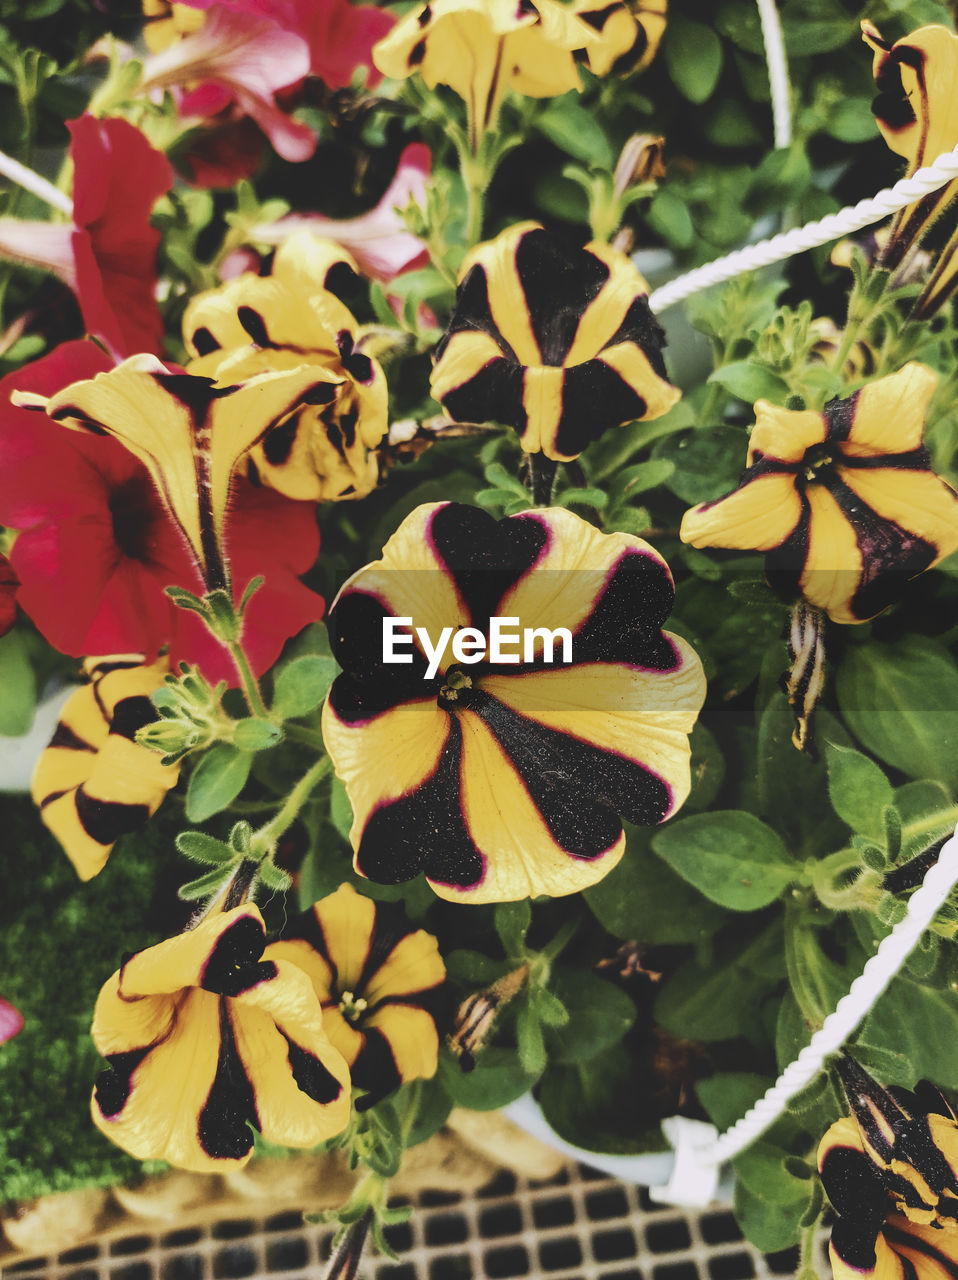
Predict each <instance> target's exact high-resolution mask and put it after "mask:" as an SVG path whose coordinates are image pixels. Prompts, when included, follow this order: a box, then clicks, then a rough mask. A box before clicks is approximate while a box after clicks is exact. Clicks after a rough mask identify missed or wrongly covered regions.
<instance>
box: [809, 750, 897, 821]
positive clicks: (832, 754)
mask: <svg viewBox="0 0 958 1280" xmlns="http://www.w3.org/2000/svg"><path fill="white" fill-rule="evenodd" d="M825 759H826V762H827V765H828V795H829V799H830V800H831V802H832V808H833V809H834V810H835V812H836V813H837V814H838V816H839V817H840V818H841V820H842V821H843V822H847V823H848V825H849V826H850V827H851V829H852V830H853V831H858V832H860V833H861V834H862V835H866V836H872V837H873V838H875V839H881V838H882V837H883V836H884V834H885V823H884V821H883V819H882V810H883V809H884V807H885V806H886V805H890V804H892V802H893V800H894V793H893V791H892V785H891V783H890V782H889V781H888V779H887V778H886V777H885V775H884V773H882V771H881V769H879V767H878V765H877V764H875V762H874V761H873V760H869V758H868V757H867V756H863V755H862V754H861V752H860V751H855V750H854V748H852V747H839V746H836V745H835V743H833V742H826V743H825Z"/></svg>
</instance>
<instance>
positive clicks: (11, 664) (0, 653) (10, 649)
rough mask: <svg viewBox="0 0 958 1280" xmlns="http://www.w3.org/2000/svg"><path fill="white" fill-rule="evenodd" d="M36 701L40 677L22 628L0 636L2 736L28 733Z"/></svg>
mask: <svg viewBox="0 0 958 1280" xmlns="http://www.w3.org/2000/svg"><path fill="white" fill-rule="evenodd" d="M36 705H37V681H36V677H35V676H34V674H33V667H32V666H31V664H30V656H29V652H28V650H27V643H26V637H25V635H24V633H23V632H22V631H20V630H14V631H8V632H7V634H6V635H5V636H3V637H0V736H2V737H5V738H20V737H22V736H23V734H25V733H29V731H30V726H31V725H32V724H33V714H34V711H35V710H36Z"/></svg>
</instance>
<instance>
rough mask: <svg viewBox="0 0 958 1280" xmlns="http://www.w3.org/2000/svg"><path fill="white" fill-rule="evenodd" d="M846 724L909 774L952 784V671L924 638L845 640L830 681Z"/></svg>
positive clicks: (955, 738) (957, 727)
mask: <svg viewBox="0 0 958 1280" xmlns="http://www.w3.org/2000/svg"><path fill="white" fill-rule="evenodd" d="M836 690H837V693H838V703H839V706H840V707H841V711H842V715H843V716H844V719H845V723H846V724H847V725H848V727H849V728H850V729H851V731H852V733H854V734H855V736H856V738H858V739H859V741H860V742H862V743H863V744H864V745H865V747H867V749H868V750H869V751H870V752H872V753H874V754H875V755H876V756H879V757H880V758H881V759H882V760H884V761H885V762H886V763H887V764H890V765H894V767H895V768H896V769H901V770H902V772H903V773H906V774H908V775H909V777H912V778H924V779H935V780H937V781H939V782H943V783H944V784H945V785H946V786H948V787H952V788H953V787H955V786H956V785H958V670H956V668H955V664H954V662H953V660H952V658H951V656H950V655H949V653H948V651H947V649H945V648H944V647H943V646H942V645H940V644H938V643H936V642H935V641H934V640H930V639H927V638H926V637H920V636H913V637H910V638H908V639H906V640H899V641H897V642H896V643H894V644H878V643H876V642H874V641H869V642H867V643H866V644H861V645H857V644H856V645H849V647H848V651H847V652H846V654H845V658H844V660H843V662H842V665H841V666H840V667H839V670H838V677H837V680H836Z"/></svg>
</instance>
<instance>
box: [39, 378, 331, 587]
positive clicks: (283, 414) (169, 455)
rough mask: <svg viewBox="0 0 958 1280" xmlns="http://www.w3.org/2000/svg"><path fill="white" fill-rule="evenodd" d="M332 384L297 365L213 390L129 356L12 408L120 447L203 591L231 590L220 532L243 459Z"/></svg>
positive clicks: (321, 398) (323, 399) (207, 383)
mask: <svg viewBox="0 0 958 1280" xmlns="http://www.w3.org/2000/svg"><path fill="white" fill-rule="evenodd" d="M335 384H336V379H335V378H334V376H333V375H331V374H329V373H327V372H326V371H325V370H324V369H322V368H319V367H318V366H316V365H306V364H303V363H302V362H300V364H299V366H298V367H297V368H294V369H290V370H289V371H288V372H282V373H264V374H260V375H259V376H252V375H249V376H247V377H245V378H244V379H243V381H242V382H240V383H233V384H230V385H227V386H217V385H215V384H214V382H213V381H212V379H211V378H204V377H198V376H195V375H190V374H184V373H178V372H174V371H173V370H171V369H168V368H167V367H166V365H164V364H162V363H161V362H160V361H159V360H157V359H156V358H155V357H153V356H131V357H130V359H129V360H124V361H123V363H122V364H120V365H117V367H116V368H115V369H110V370H108V371H107V372H105V373H98V374H97V375H96V376H95V377H94V378H91V379H90V380H89V381H85V382H76V383H73V385H72V386H68V387H66V388H65V389H64V390H63V391H60V392H59V393H58V394H56V395H53V396H50V397H44V396H37V395H31V394H28V393H23V392H17V393H15V397H14V400H15V403H16V404H17V405H21V406H27V407H29V408H37V409H45V410H46V412H47V413H48V414H49V416H50V417H51V418H53V419H55V420H56V421H57V422H62V423H63V424H64V426H67V427H71V428H73V429H75V430H79V431H92V432H94V433H96V434H106V435H108V436H111V437H113V438H114V439H115V440H119V441H120V443H121V444H123V445H124V446H125V447H126V448H127V449H128V450H129V451H130V453H131V454H132V455H133V456H134V457H135V458H138V459H139V460H140V461H141V462H142V463H143V464H144V466H145V467H146V468H147V470H148V471H149V473H150V475H151V476H152V478H153V482H154V484H155V485H156V488H157V490H158V491H159V493H160V494H161V496H162V498H163V501H164V502H165V503H166V506H167V509H168V510H169V512H170V515H171V516H172V517H173V519H174V520H175V521H176V523H177V524H178V525H179V527H180V529H181V530H182V532H183V536H184V537H185V538H186V540H187V542H188V543H189V545H190V546H191V548H192V549H193V554H194V555H195V557H196V562H197V564H198V566H199V568H200V572H201V574H202V576H203V580H204V582H205V584H206V587H207V589H208V590H215V589H225V588H227V587H228V586H229V585H230V581H229V575H228V571H227V566H226V562H225V560H224V548H225V542H224V523H225V519H226V503H227V499H228V497H229V491H230V482H231V481H232V478H233V472H234V470H235V468H236V466H237V464H238V463H239V460H240V458H242V457H243V455H244V454H245V453H246V452H247V450H249V449H250V448H252V446H253V445H254V444H256V443H258V441H260V440H261V439H262V438H263V437H264V436H265V435H266V433H267V432H268V431H269V429H270V428H271V427H273V426H275V425H276V424H277V423H279V422H282V421H284V420H285V419H288V418H289V416H290V414H292V413H293V412H294V410H296V409H298V408H300V407H301V406H302V405H304V404H316V403H321V404H326V403H328V402H329V401H330V400H331V399H332V398H333V396H334V395H335ZM243 585H245V584H243Z"/></svg>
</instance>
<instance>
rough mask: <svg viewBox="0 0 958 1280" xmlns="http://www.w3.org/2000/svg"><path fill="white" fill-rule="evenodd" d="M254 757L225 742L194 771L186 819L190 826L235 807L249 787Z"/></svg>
mask: <svg viewBox="0 0 958 1280" xmlns="http://www.w3.org/2000/svg"><path fill="white" fill-rule="evenodd" d="M252 763H253V756H252V753H251V752H249V751H240V750H238V749H237V748H236V747H231V746H229V745H228V744H227V743H225V742H219V743H217V744H216V745H215V746H213V747H210V749H209V751H207V752H206V753H205V755H203V756H201V757H200V761H199V764H198V765H197V766H196V768H195V769H194V770H193V773H192V775H191V777H190V784H189V787H188V788H187V792H186V816H187V818H188V820H189V821H190V822H205V821H206V819H207V818H211V817H212V816H213V814H214V813H219V812H220V811H221V810H222V809H225V808H226V807H227V806H228V805H230V804H232V803H233V801H234V800H235V799H236V797H237V796H238V795H239V793H240V792H241V791H242V790H243V788H244V787H245V786H246V779H247V778H248V777H249V771H250V767H251V765H252Z"/></svg>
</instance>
